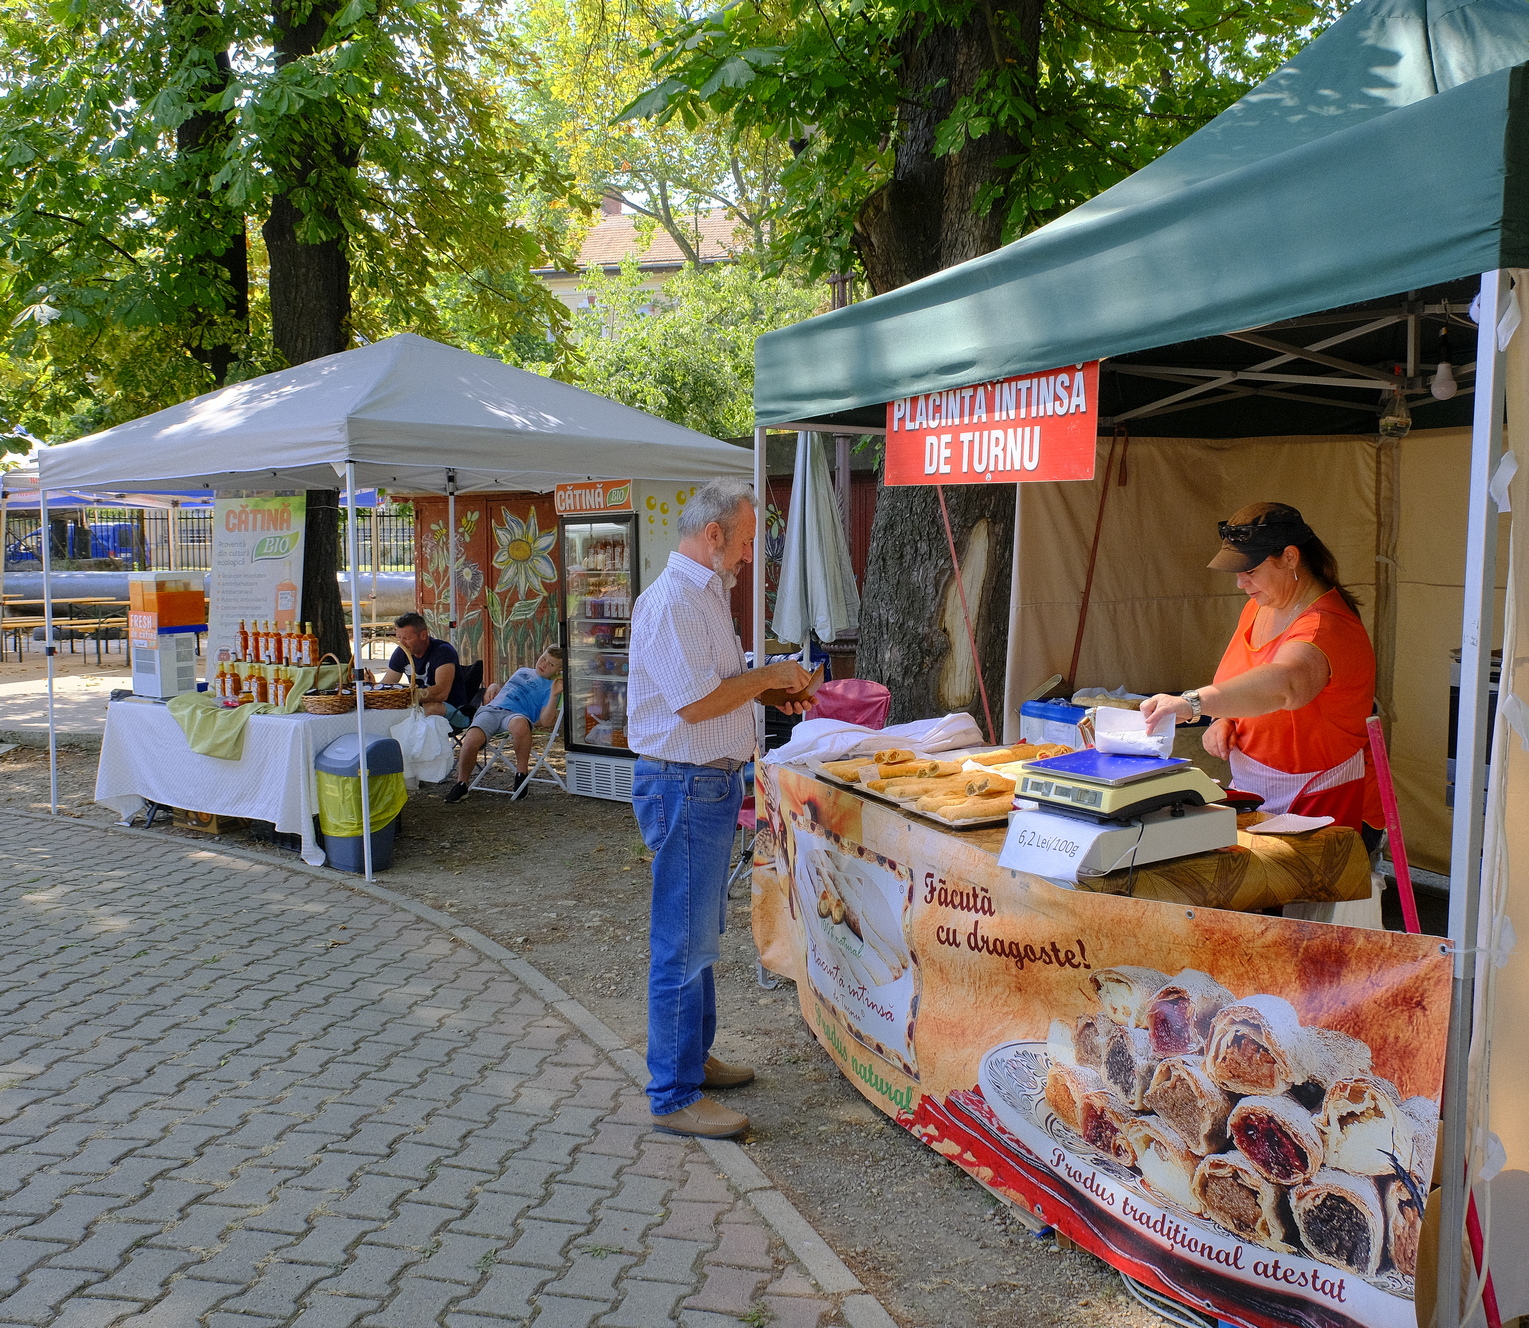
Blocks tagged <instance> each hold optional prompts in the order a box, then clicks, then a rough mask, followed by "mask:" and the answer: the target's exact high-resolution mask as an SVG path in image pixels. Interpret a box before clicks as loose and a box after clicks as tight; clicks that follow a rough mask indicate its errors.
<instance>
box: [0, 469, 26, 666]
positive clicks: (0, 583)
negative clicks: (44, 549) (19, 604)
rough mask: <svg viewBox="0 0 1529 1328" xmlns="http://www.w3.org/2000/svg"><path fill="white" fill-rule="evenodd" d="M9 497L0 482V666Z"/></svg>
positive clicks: (18, 658) (18, 648) (18, 647)
mask: <svg viewBox="0 0 1529 1328" xmlns="http://www.w3.org/2000/svg"><path fill="white" fill-rule="evenodd" d="M10 505H11V496H10V494H9V493H7V492H6V490H5V482H4V480H0V664H3V663H5V552H6V550H7V549H8V548H10V530H9V525H10ZM16 663H18V664H20V663H21V642H20V640H17V642H16Z"/></svg>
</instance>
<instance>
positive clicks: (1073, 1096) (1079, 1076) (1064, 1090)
mask: <svg viewBox="0 0 1529 1328" xmlns="http://www.w3.org/2000/svg"><path fill="white" fill-rule="evenodd" d="M1103 1088H1104V1080H1103V1079H1101V1078H1100V1077H1099V1074H1098V1072H1097V1071H1095V1070H1090V1069H1088V1068H1087V1067H1086V1066H1082V1065H1058V1064H1053V1065H1052V1067H1051V1069H1050V1070H1049V1071H1048V1072H1047V1074H1046V1101H1047V1102H1048V1103H1049V1104H1050V1106H1051V1109H1052V1111H1054V1112H1056V1118H1057V1119H1058V1120H1059V1121H1061V1122H1062V1124H1063V1125H1065V1126H1066V1127H1067V1128H1068V1129H1069V1130H1071V1131H1072V1132H1073V1133H1074V1134H1082V1133H1083V1099H1084V1098H1085V1097H1086V1096H1087V1095H1088V1094H1089V1093H1097V1092H1099V1091H1101V1090H1102V1089H1103Z"/></svg>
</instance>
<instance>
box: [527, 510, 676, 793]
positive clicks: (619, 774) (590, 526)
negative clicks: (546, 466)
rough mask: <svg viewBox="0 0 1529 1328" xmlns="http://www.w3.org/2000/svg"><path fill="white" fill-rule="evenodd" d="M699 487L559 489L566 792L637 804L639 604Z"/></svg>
mask: <svg viewBox="0 0 1529 1328" xmlns="http://www.w3.org/2000/svg"><path fill="white" fill-rule="evenodd" d="M698 487H699V486H698V485H692V484H684V485H681V484H674V483H670V484H662V483H660V482H658V481H653V482H649V483H644V482H642V481H637V482H635V483H634V482H633V481H631V480H594V481H589V482H587V483H582V484H560V485H558V487H557V492H556V500H557V510H558V553H559V557H558V565H559V567H560V568H561V569H562V570H561V576H562V585H561V587H560V589H561V595H560V602H561V604H562V620H563V621H562V640H563V658H564V678H565V682H564V696H565V701H564V706H565V709H564V713H563V741H564V746H565V748H566V750H567V754H568V765H567V771H568V791H569V792H570V793H577V794H580V795H582V796H584V797H589V798H608V799H611V800H612V801H616V802H630V801H631V798H632V767H633V764H634V763H635V761H636V759H637V758H636V754H635V753H634V752H633V751H632V750H631V749H630V748H629V747H628V746H627V736H626V689H627V677H628V673H629V671H630V660H629V655H628V652H629V650H630V647H631V631H632V604H633V602H634V601H635V600H636V598H637V596H638V594H639V593H640V592H641V591H642V589H643V587H644V586H646V585H647V584H648V583H649V582H651V581H652V580H653V578H654V577H656V576H657V575H658V574H659V573H660V572H662V571H663V570H664V567H665V565H666V564H667V563H668V561H669V554H670V553H671V552H672V551H674V550H675V549H677V548H678V547H679V530H678V524H679V513H680V509H681V508H682V507H683V506H684V503H685V500H686V499H688V498H689V496H690V495H691V494H692V493H694V492H695V490H696V488H698Z"/></svg>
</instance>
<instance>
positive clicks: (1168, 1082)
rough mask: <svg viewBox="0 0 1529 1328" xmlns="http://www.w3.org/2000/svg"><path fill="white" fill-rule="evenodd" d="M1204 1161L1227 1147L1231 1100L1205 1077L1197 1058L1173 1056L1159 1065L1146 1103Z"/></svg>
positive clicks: (1147, 1094) (1146, 1097)
mask: <svg viewBox="0 0 1529 1328" xmlns="http://www.w3.org/2000/svg"><path fill="white" fill-rule="evenodd" d="M1142 1100H1143V1102H1145V1104H1146V1107H1147V1110H1148V1111H1155V1112H1157V1114H1158V1115H1159V1116H1161V1117H1162V1118H1163V1119H1164V1120H1165V1121H1167V1122H1168V1124H1170V1125H1171V1126H1173V1128H1174V1129H1175V1130H1177V1131H1178V1132H1179V1134H1180V1136H1181V1137H1182V1138H1183V1140H1184V1143H1185V1144H1186V1145H1187V1146H1188V1148H1189V1150H1190V1151H1191V1152H1193V1153H1198V1154H1200V1155H1201V1156H1202V1157H1203V1156H1204V1155H1205V1154H1206V1153H1214V1152H1218V1151H1219V1150H1220V1149H1222V1148H1225V1147H1226V1119H1227V1116H1228V1114H1230V1112H1231V1110H1232V1099H1231V1097H1230V1096H1229V1095H1228V1094H1226V1093H1225V1092H1223V1091H1222V1090H1221V1088H1220V1087H1219V1086H1218V1085H1217V1084H1215V1083H1214V1082H1213V1081H1212V1080H1211V1077H1210V1076H1209V1075H1208V1074H1206V1073H1205V1068H1204V1066H1202V1065H1201V1064H1200V1059H1199V1057H1197V1056H1170V1057H1168V1059H1167V1060H1165V1061H1163V1062H1162V1063H1161V1064H1159V1065H1158V1067H1157V1071H1156V1073H1154V1074H1153V1076H1152V1085H1151V1087H1149V1088H1148V1089H1147V1092H1146V1096H1145V1097H1144V1098H1143V1099H1142Z"/></svg>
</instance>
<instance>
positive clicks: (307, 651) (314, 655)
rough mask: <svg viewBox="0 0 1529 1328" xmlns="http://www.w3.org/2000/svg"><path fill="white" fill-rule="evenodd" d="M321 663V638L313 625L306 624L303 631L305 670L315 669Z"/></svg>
mask: <svg viewBox="0 0 1529 1328" xmlns="http://www.w3.org/2000/svg"><path fill="white" fill-rule="evenodd" d="M318 662H319V638H318V634H317V633H316V632H315V631H314V630H313V624H312V623H305V624H304V631H303V665H304V667H305V668H310V669H311V668H313V667H314V665H316V664H317V663H318Z"/></svg>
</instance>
